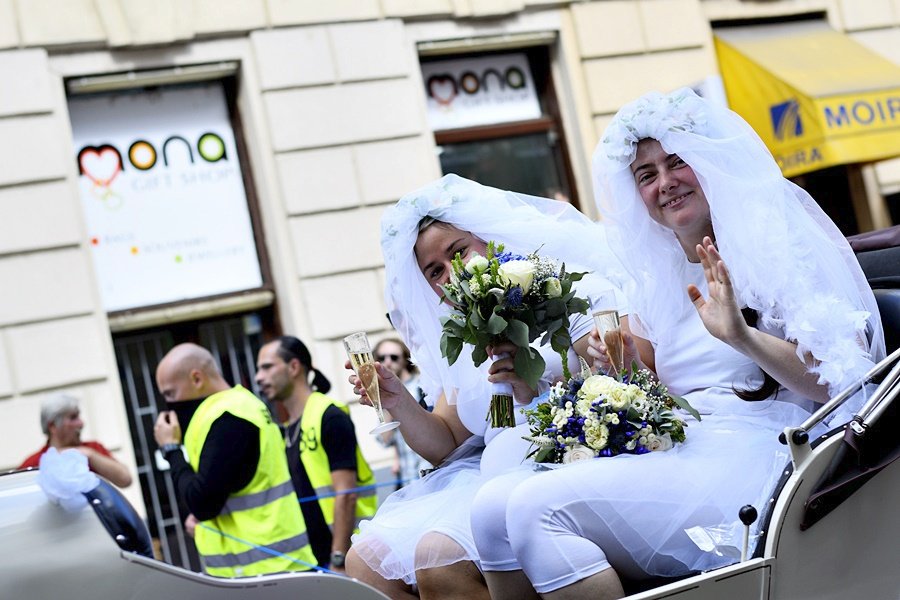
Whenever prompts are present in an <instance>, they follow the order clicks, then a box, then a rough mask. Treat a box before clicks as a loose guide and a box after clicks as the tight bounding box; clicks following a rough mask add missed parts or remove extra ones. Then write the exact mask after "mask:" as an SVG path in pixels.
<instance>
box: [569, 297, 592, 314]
mask: <svg viewBox="0 0 900 600" xmlns="http://www.w3.org/2000/svg"><path fill="white" fill-rule="evenodd" d="M568 304H569V314H570V315H572V314H575V313H579V314H582V315H583V314H586V313H587V311H588V308H590V304H588V301H587V300H585V299H584V298H578V297H573V298H572V299H571V300H569V303H568Z"/></svg>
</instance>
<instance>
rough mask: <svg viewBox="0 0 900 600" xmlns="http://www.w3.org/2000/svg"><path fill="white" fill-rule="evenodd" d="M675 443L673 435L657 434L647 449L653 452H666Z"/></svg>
mask: <svg viewBox="0 0 900 600" xmlns="http://www.w3.org/2000/svg"><path fill="white" fill-rule="evenodd" d="M648 437H649V436H648ZM674 445H675V444H673V443H672V436H670V435H669V434H668V433H666V434H663V435H659V436H655V437H654V439H653V440H651V441H650V443H648V444H647V449H648V450H650V451H651V452H665V451H666V450H671V449H672V446H674Z"/></svg>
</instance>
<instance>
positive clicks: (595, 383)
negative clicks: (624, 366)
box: [578, 375, 619, 400]
mask: <svg viewBox="0 0 900 600" xmlns="http://www.w3.org/2000/svg"><path fill="white" fill-rule="evenodd" d="M618 385H619V382H618V381H616V380H615V379H613V378H612V377H607V376H606V375H592V376H590V377H588V378H587V379H585V380H584V383H582V384H581V389H580V390H579V391H578V394H579V395H581V396H583V397H585V398H587V399H589V400H595V399H596V398H597V397H598V396H600V395H602V394H607V393H608V392H609V391H610V390H612V389H613V388H614V387H616V386H618Z"/></svg>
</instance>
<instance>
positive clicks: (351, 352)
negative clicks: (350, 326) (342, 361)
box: [344, 332, 400, 434]
mask: <svg viewBox="0 0 900 600" xmlns="http://www.w3.org/2000/svg"><path fill="white" fill-rule="evenodd" d="M344 349H345V350H346V351H347V356H348V357H349V358H350V366H352V367H353V371H354V372H355V373H356V376H357V377H359V380H360V382H361V383H362V385H363V387H364V388H366V395H367V396H368V397H369V400H371V401H372V406H373V407H374V408H375V414H377V415H378V426H377V427H375V429H373V430H372V431H370V432H369V433H372V434H378V433H384V432H385V431H390V430H391V429H395V428H397V427H399V426H400V422H399V421H390V422H387V423H386V422H385V421H384V409H383V408H382V407H381V391H380V389H379V388H378V373H377V372H376V371H375V359H374V357H373V356H372V347H371V346H370V345H369V338H368V336H366V334H365V332H359V333H354V334H351V335H348V336H347V337H345V338H344Z"/></svg>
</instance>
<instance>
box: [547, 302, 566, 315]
mask: <svg viewBox="0 0 900 600" xmlns="http://www.w3.org/2000/svg"><path fill="white" fill-rule="evenodd" d="M564 314H566V303H565V302H564V301H563V300H562V298H551V299H550V300H547V316H548V317H549V318H551V319H554V318H556V317H561V316H563V315H564Z"/></svg>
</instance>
